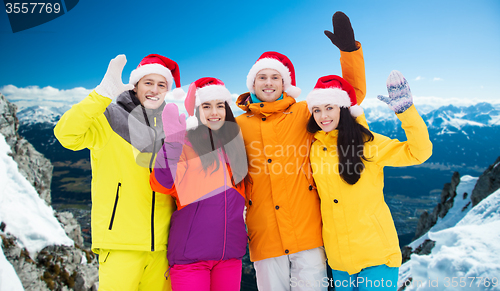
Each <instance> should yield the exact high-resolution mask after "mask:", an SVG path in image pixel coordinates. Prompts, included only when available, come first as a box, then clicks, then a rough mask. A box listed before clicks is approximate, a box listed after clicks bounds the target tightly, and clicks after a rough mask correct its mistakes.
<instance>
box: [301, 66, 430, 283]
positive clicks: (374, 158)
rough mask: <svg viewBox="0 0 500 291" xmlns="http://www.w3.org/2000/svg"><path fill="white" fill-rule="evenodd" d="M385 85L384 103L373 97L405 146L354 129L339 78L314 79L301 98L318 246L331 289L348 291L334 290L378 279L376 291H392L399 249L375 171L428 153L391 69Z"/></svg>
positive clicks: (357, 112)
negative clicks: (397, 126)
mask: <svg viewBox="0 0 500 291" xmlns="http://www.w3.org/2000/svg"><path fill="white" fill-rule="evenodd" d="M387 87H388V90H389V98H387V97H383V96H379V99H381V100H382V101H384V102H386V103H388V104H389V106H390V107H391V109H393V110H394V111H395V112H396V114H397V117H398V118H399V119H400V120H401V122H402V127H403V129H404V130H405V133H406V136H407V139H408V140H407V141H405V142H400V141H398V140H396V139H390V138H388V137H385V136H382V135H380V134H377V133H373V132H370V131H369V130H368V129H367V128H365V127H364V126H362V125H361V124H360V121H361V120H362V119H363V118H364V116H363V111H362V109H361V108H360V107H359V106H357V105H356V94H355V92H354V90H353V88H352V86H351V85H350V84H349V83H348V82H347V81H345V80H344V79H342V78H341V77H339V76H334V75H331V76H325V77H322V78H320V79H319V80H318V82H317V84H316V87H315V89H314V90H313V91H312V92H311V93H310V94H309V95H308V96H307V103H308V107H309V110H310V111H311V112H312V116H311V118H310V120H309V123H308V127H307V128H308V130H309V131H310V132H312V133H315V135H314V138H315V139H316V141H315V142H314V143H313V145H312V147H311V152H310V161H311V166H312V171H313V177H314V180H315V182H316V185H317V188H318V193H319V195H320V199H321V215H322V220H323V241H324V244H325V250H326V254H327V259H328V264H329V265H330V267H331V268H332V270H333V279H334V282H335V284H336V287H337V288H338V289H339V290H353V289H349V287H347V288H346V289H341V288H343V287H342V286H343V285H342V283H345V281H346V280H347V281H349V280H354V281H357V282H358V283H360V284H361V285H363V282H365V283H366V282H369V281H368V280H372V282H373V280H379V282H378V283H379V286H380V284H381V283H382V280H381V279H384V280H385V281H383V282H384V284H385V285H384V286H383V287H392V288H389V289H390V290H392V289H394V290H395V288H397V274H398V268H399V267H400V266H401V251H400V249H399V243H398V236H397V233H396V228H395V226H394V222H393V219H392V216H391V213H390V210H389V207H388V206H387V204H386V203H385V201H384V194H383V187H384V173H383V168H384V167H385V166H393V167H402V166H410V165H416V164H421V163H423V162H424V161H425V160H427V159H428V158H429V157H430V156H431V154H432V144H431V142H430V140H429V135H428V132H427V127H426V125H425V123H424V121H423V120H422V118H421V117H420V115H419V114H418V112H417V111H416V109H415V107H414V106H413V101H412V97H411V92H410V89H409V87H408V84H407V82H406V80H405V79H404V77H403V76H402V75H401V73H399V72H397V71H393V72H392V73H391V75H390V76H389V79H388V80H387ZM356 117H357V118H356ZM358 278H359V279H358ZM344 285H345V284H344ZM389 285H390V286H389ZM363 286H364V285H363ZM363 286H358V287H359V288H360V289H359V290H363V289H362V287H363ZM339 287H340V288H339ZM344 287H345V286H344ZM377 290H378V289H377Z"/></svg>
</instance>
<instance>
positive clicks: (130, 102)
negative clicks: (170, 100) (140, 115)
mask: <svg viewBox="0 0 500 291" xmlns="http://www.w3.org/2000/svg"><path fill="white" fill-rule="evenodd" d="M116 104H118V106H120V107H121V108H123V109H125V111H127V112H128V113H131V112H132V111H133V110H134V109H136V108H137V106H141V107H142V105H141V102H140V101H139V98H137V95H136V94H135V92H134V90H128V91H125V92H123V93H121V94H120V95H119V96H118V98H116ZM164 107H165V102H163V104H162V105H161V106H160V107H158V108H156V109H147V108H144V107H143V108H144V112H146V114H147V116H153V115H158V114H160V115H161V112H162V111H163V108H164Z"/></svg>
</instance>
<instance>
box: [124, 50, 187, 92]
mask: <svg viewBox="0 0 500 291" xmlns="http://www.w3.org/2000/svg"><path fill="white" fill-rule="evenodd" d="M149 74H158V75H161V76H163V77H165V79H166V80H167V87H168V92H172V95H173V96H174V97H175V98H176V99H182V98H184V96H185V95H186V94H185V93H184V91H183V90H182V89H181V76H180V73H179V65H177V63H176V62H174V61H172V60H171V59H169V58H166V57H164V56H161V55H157V54H150V55H148V56H146V57H145V58H143V59H142V61H141V62H140V63H139V65H138V66H137V68H136V69H135V70H133V71H132V72H131V73H130V79H129V84H132V85H136V84H137V82H139V80H140V79H142V77H144V76H146V75H149ZM174 81H175V87H176V88H175V89H174V90H173V91H172V84H173V83H174Z"/></svg>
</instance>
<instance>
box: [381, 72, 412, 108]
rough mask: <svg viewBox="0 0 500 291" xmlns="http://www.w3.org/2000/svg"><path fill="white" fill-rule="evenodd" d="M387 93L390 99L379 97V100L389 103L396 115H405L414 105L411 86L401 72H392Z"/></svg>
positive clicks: (388, 79) (388, 80)
mask: <svg viewBox="0 0 500 291" xmlns="http://www.w3.org/2000/svg"><path fill="white" fill-rule="evenodd" d="M387 91H388V92H389V97H386V96H383V95H378V96H377V98H378V99H379V100H380V101H382V102H385V103H387V105H389V108H391V109H392V110H393V111H394V112H395V113H396V114H399V113H403V112H405V111H406V109H408V108H410V107H411V106H412V105H413V97H412V95H411V91H410V86H409V85H408V82H407V81H406V79H405V77H404V76H403V74H401V72H399V71H396V70H394V71H392V72H391V74H390V75H389V77H388V78H387Z"/></svg>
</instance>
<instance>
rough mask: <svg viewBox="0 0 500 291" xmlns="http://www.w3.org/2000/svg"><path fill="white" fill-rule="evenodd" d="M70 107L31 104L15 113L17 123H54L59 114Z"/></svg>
mask: <svg viewBox="0 0 500 291" xmlns="http://www.w3.org/2000/svg"><path fill="white" fill-rule="evenodd" d="M69 108H70V107H69V106H63V107H48V106H39V105H37V106H31V107H27V108H24V109H22V110H20V111H19V112H18V113H17V118H18V119H19V123H20V124H22V125H31V124H47V125H49V124H50V125H55V124H56V123H57V121H58V120H59V118H60V117H61V115H62V114H63V113H64V112H66V111H67V110H68V109H69Z"/></svg>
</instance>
